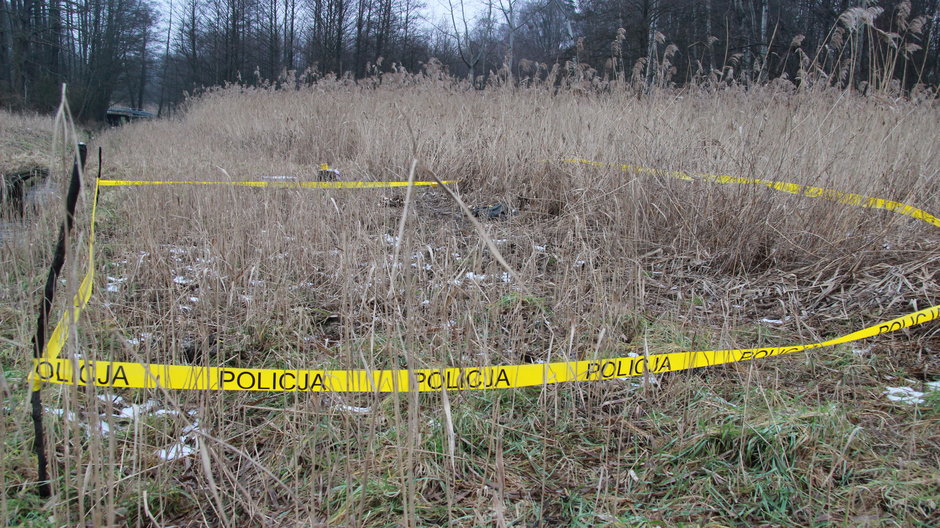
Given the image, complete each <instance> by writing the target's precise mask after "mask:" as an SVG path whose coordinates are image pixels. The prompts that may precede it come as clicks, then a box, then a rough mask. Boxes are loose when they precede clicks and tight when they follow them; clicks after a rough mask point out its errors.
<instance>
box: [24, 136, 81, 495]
mask: <svg viewBox="0 0 940 528" xmlns="http://www.w3.org/2000/svg"><path fill="white" fill-rule="evenodd" d="M87 153H88V148H87V147H86V146H85V144H84V143H79V144H78V156H77V157H76V159H75V163H74V165H73V166H72V178H71V179H70V180H69V189H68V193H67V194H66V196H65V220H64V221H63V222H62V225H61V226H60V227H59V237H58V239H57V240H56V246H55V252H54V253H53V256H52V264H51V265H50V266H49V275H48V276H47V277H46V287H45V289H44V290H43V295H42V301H41V302H40V304H39V318H38V321H37V322H36V334H35V335H33V341H32V345H33V357H34V358H36V359H37V360H39V359H42V355H43V352H44V351H45V348H46V326H47V324H48V320H49V312H50V310H51V309H52V298H53V297H54V296H55V286H56V281H58V280H59V273H61V271H62V266H63V265H64V264H65V243H66V238H67V237H68V235H69V234H70V233H71V231H72V225H73V224H74V223H75V205H76V204H77V203H78V192H79V190H81V183H82V182H81V174H82V169H84V167H85V158H86V157H87ZM40 388H41V385H36V386H34V387H33V393H32V396H31V397H30V403H31V404H32V418H33V433H34V442H33V449H34V450H35V451H36V464H37V470H38V474H39V475H38V480H39V496H40V497H42V498H44V499H46V498H49V497H50V496H51V495H52V486H51V485H50V483H49V472H48V462H47V459H46V439H45V432H44V430H43V427H42V410H43V409H42V393H41V392H40Z"/></svg>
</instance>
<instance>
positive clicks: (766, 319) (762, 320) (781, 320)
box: [760, 315, 790, 325]
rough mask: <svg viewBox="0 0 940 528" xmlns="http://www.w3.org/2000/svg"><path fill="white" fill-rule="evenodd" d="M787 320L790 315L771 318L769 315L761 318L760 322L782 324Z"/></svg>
mask: <svg viewBox="0 0 940 528" xmlns="http://www.w3.org/2000/svg"><path fill="white" fill-rule="evenodd" d="M789 320H790V316H789V315H788V316H786V317H784V318H783V319H771V318H769V317H765V318H763V319H761V320H760V322H762V323H767V324H775V325H782V324H783V323H786V322H787V321H789Z"/></svg>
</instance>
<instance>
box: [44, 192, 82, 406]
mask: <svg viewBox="0 0 940 528" xmlns="http://www.w3.org/2000/svg"><path fill="white" fill-rule="evenodd" d="M93 196H94V197H93V198H92V202H91V227H90V228H89V229H88V271H86V272H85V276H84V277H83V278H82V282H81V284H79V286H78V291H77V292H75V297H73V298H72V306H71V307H70V309H68V310H66V311H65V313H64V314H62V317H60V318H59V321H58V322H57V323H56V325H55V329H54V330H53V331H52V335H51V336H49V340H48V341H46V350H45V352H44V353H43V358H44V359H51V360H54V359H56V358H58V357H59V354H60V353H61V352H62V348H63V347H64V346H65V341H66V340H67V339H68V336H69V326H70V325H72V324H75V323H77V322H78V316H79V314H81V313H82V310H84V309H85V306H87V305H88V301H89V300H90V299H91V291H92V286H93V285H94V282H95V217H96V216H97V212H98V185H97V183H96V184H95V190H94V195H93ZM34 361H35V360H34ZM40 385H41V380H40V379H38V378H36V377H33V379H32V386H33V390H34V391H37V390H39V387H40Z"/></svg>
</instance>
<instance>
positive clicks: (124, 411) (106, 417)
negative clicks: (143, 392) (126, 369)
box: [45, 394, 200, 461]
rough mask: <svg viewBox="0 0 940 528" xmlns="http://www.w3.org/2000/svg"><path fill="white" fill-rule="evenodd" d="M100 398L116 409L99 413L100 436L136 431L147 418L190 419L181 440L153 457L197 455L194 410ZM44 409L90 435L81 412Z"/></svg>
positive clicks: (156, 403)
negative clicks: (138, 425)
mask: <svg viewBox="0 0 940 528" xmlns="http://www.w3.org/2000/svg"><path fill="white" fill-rule="evenodd" d="M97 398H98V399H99V400H100V401H102V402H104V403H106V404H107V403H109V404H111V405H113V407H114V408H113V410H112V412H110V413H109V412H103V413H100V414H99V415H98V417H97V419H96V420H95V422H96V425H97V432H98V434H100V435H101V436H108V435H110V434H111V433H112V432H115V431H117V432H120V431H124V430H126V429H128V428H130V429H133V423H135V422H136V421H138V420H141V419H144V418H146V417H148V416H179V417H185V418H187V419H192V422H191V423H189V424H188V425H186V426H185V427H183V429H182V430H180V438H179V440H178V441H177V442H174V443H172V444H170V445H169V446H167V447H165V448H163V449H158V450H156V451H154V455H156V456H157V457H158V458H160V459H161V460H166V461H170V460H175V459H178V458H182V457H186V456H189V455H192V454H193V453H195V452H196V450H195V447H194V444H195V442H196V438H197V436H198V433H199V432H200V425H199V419H198V418H195V416H196V411H195V410H190V411H186V412H181V411H178V410H176V409H167V408H164V407H162V406H161V404H160V402H158V401H157V400H153V399H150V400H147V401H145V402H144V403H139V404H138V403H131V404H128V403H127V402H125V401H124V399H123V398H122V397H120V396H117V395H112V394H98V395H97ZM45 409H46V412H48V413H49V414H52V415H55V416H59V417H62V418H64V419H65V420H68V421H71V422H76V423H78V425H79V427H81V428H82V429H83V430H84V431H85V434H86V435H89V434H90V430H91V427H90V425H89V423H88V422H90V421H91V420H88V417H87V416H83V415H82V413H76V412H74V411H65V410H63V409H56V408H52V407H46V408H45Z"/></svg>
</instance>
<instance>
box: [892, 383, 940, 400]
mask: <svg viewBox="0 0 940 528" xmlns="http://www.w3.org/2000/svg"><path fill="white" fill-rule="evenodd" d="M905 381H908V380H905ZM924 390H925V391H926V392H921V391H918V390H914V388H913V387H885V390H884V392H883V394H884V395H885V397H886V398H888V399H889V400H891V401H894V402H900V403H906V404H908V405H920V404H922V403H924V401H925V400H924V396H926V395H927V393H929V392H935V391H937V392H940V381H928V382H926V383H924Z"/></svg>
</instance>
